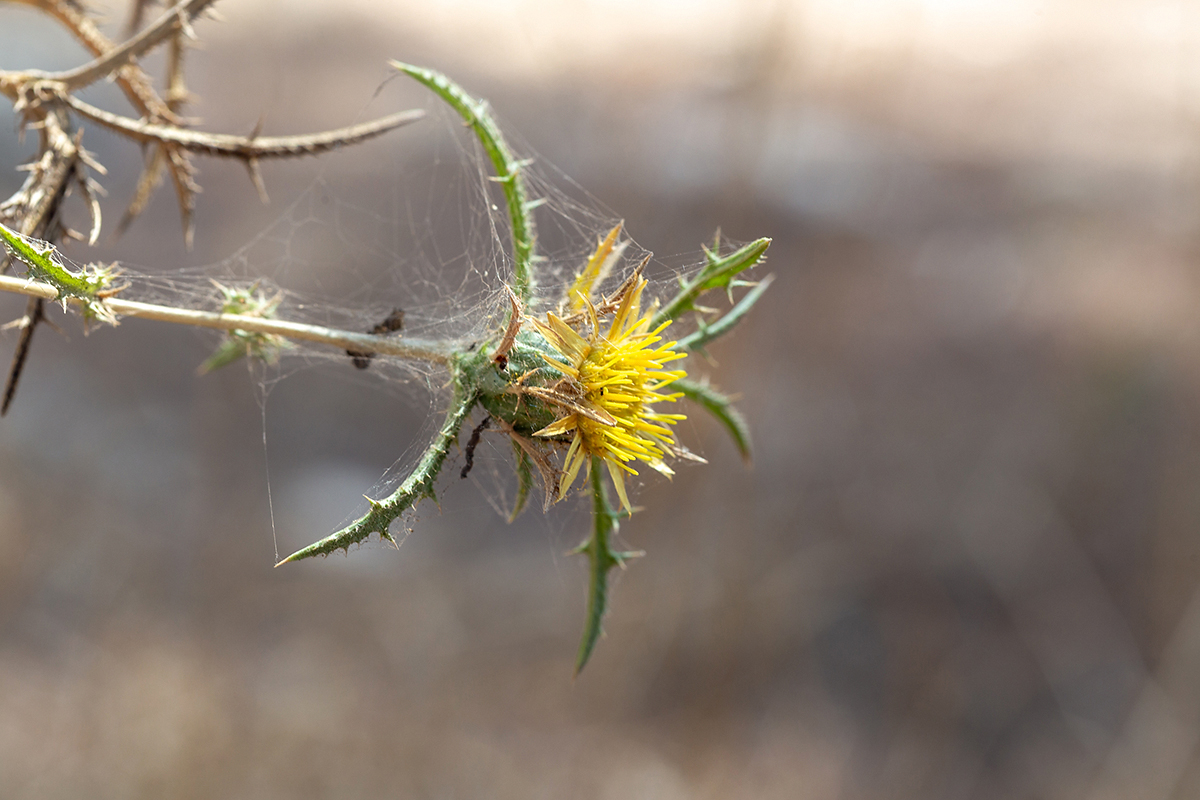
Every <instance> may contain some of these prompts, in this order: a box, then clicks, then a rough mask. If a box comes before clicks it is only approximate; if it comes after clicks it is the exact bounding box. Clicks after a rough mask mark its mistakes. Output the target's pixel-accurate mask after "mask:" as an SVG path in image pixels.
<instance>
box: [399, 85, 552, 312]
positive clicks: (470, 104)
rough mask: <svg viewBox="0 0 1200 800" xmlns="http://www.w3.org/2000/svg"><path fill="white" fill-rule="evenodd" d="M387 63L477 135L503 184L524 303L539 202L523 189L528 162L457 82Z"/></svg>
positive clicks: (531, 288)
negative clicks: (438, 100)
mask: <svg viewBox="0 0 1200 800" xmlns="http://www.w3.org/2000/svg"><path fill="white" fill-rule="evenodd" d="M390 63H391V65H392V66H393V67H394V68H396V69H398V70H400V71H401V72H403V73H405V74H407V75H409V76H411V77H412V78H414V79H416V80H417V81H418V82H420V83H421V84H422V85H424V86H426V87H427V88H429V89H430V90H431V91H433V92H434V93H435V94H437V96H438V97H440V98H442V100H444V101H446V103H447V104H449V105H450V106H451V107H452V108H453V109H454V110H455V111H457V112H458V113H459V115H460V116H461V117H462V118H463V120H464V121H465V122H466V123H467V124H468V125H470V126H471V127H472V128H473V129H474V130H475V134H476V136H478V137H479V142H480V144H482V145H483V149H484V150H485V151H486V152H487V154H488V158H489V159H491V162H492V167H493V168H494V169H495V170H496V178H495V180H496V182H497V183H499V184H500V186H501V188H503V190H504V202H505V205H506V206H508V219H509V223H510V225H511V226H512V247H513V253H512V256H513V291H515V292H516V294H517V297H519V298H521V302H523V303H525V304H526V305H528V304H529V302H530V300H532V298H533V295H534V292H535V291H536V289H537V286H536V282H535V278H534V274H533V262H534V260H535V259H536V256H535V249H536V246H537V244H536V241H537V233H536V230H535V228H534V224H533V209H535V208H536V207H537V206H538V205H539V203H538V201H536V200H533V201H531V200H529V199H528V196H527V193H526V191H525V179H524V177H522V170H523V169H524V168H525V167H526V166H528V165H529V162H528V161H522V160H519V159H517V158H516V156H515V155H513V152H512V150H511V149H510V148H509V146H508V143H507V142H506V141H505V140H504V134H503V133H501V132H500V126H499V125H497V124H496V121H495V119H494V118H493V117H492V115H491V112H490V111H489V109H488V104H487V103H486V102H485V101H483V100H478V99H476V98H474V97H472V96H471V95H469V94H467V92H466V91H465V90H464V89H463V88H462V87H461V86H459V85H458V84H457V83H455V82H454V81H452V80H450V79H449V78H448V77H446V76H445V75H443V74H442V73H440V72H437V71H435V70H432V69H425V68H423V67H414V66H412V65H411V64H404V63H402V62H400V61H392V62H390Z"/></svg>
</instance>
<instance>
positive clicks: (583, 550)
mask: <svg viewBox="0 0 1200 800" xmlns="http://www.w3.org/2000/svg"><path fill="white" fill-rule="evenodd" d="M601 472H602V470H601V469H600V459H598V458H592V464H591V473H592V475H591V479H592V522H593V525H592V535H591V536H590V537H588V538H587V540H585V541H584V542H583V543H582V544H581V545H579V547H577V548H576V549H575V550H574V551H573V552H575V553H580V554H583V555H586V556H587V558H588V567H589V569H588V573H589V578H588V604H587V620H586V621H585V622H584V626H583V638H582V639H581V640H580V642H579V654H578V655H577V656H576V658H575V674H576V675H578V674H579V673H580V672H581V671H582V670H583V668H584V666H586V665H587V662H588V659H589V658H591V657H592V651H593V650H594V649H595V648H596V642H597V641H599V640H600V634H601V632H602V631H603V623H604V612H605V611H606V610H608V573H609V571H610V570H612V568H613V567H616V566H620V564H621V561H622V555H623V554H620V553H615V552H613V550H612V546H611V544H610V539H611V537H612V536H613V535H614V534H616V532H617V520H618V519H619V518H620V515H619V514H617V512H616V511H614V510H613V508H612V506H610V505H609V503H608V493H607V491H606V490H605V488H604V481H603V480H602V479H601V477H600V473H601Z"/></svg>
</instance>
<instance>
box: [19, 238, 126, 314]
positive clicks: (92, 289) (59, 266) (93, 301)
mask: <svg viewBox="0 0 1200 800" xmlns="http://www.w3.org/2000/svg"><path fill="white" fill-rule="evenodd" d="M0 239H3V240H4V246H5V249H7V250H8V251H9V252H10V253H12V255H13V256H15V257H16V258H18V259H20V260H21V261H23V262H25V264H26V265H27V266H28V267H29V276H30V277H31V278H34V279H35V280H39V281H44V282H46V283H48V284H50V285H51V286H53V287H54V288H55V289H57V290H58V299H59V300H60V301H65V300H66V299H67V298H75V299H77V300H80V301H81V302H82V303H83V306H84V313H85V314H86V315H87V316H88V317H90V318H93V319H99V320H101V321H104V322H115V317H114V316H113V314H112V312H111V311H109V310H108V309H107V308H106V307H105V306H104V302H103V300H102V298H101V297H100V296H99V293H100V292H102V291H104V290H105V289H108V288H111V286H112V280H113V270H112V269H111V268H110V267H96V266H89V267H85V268H84V269H83V271H82V272H72V271H71V270H69V269H67V266H66V265H65V264H64V263H63V260H62V257H61V256H59V254H58V248H56V247H55V246H54V245H52V244H50V243H48V242H43V241H39V240H37V239H32V238H30V237H28V236H22V235H21V234H19V233H17V232H16V231H14V230H12V229H11V228H8V227H6V226H5V225H3V224H0Z"/></svg>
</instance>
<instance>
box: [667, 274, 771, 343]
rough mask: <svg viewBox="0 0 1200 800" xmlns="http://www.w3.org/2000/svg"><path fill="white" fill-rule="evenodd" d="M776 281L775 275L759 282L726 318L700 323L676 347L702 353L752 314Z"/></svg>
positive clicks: (728, 312) (730, 310)
mask: <svg viewBox="0 0 1200 800" xmlns="http://www.w3.org/2000/svg"><path fill="white" fill-rule="evenodd" d="M773 280H775V276H774V275H768V276H767V277H765V278H763V279H762V280H761V281H759V282H758V284H757V285H755V287H754V288H753V289H751V290H750V291H748V292H746V294H745V295H744V296H743V297H742V299H741V300H739V301H738V302H737V304H736V305H734V307H733V308H731V309H729V311H727V312H726V313H725V314H724V316H722V317H721V318H720V319H718V320H717V321H716V322H712V323H703V322H701V323H700V328H699V329H698V330H697V331H696V332H695V333H692V334H690V335H689V336H685V337H683V338H682V339H680V340H679V341H678V342H676V346H677V347H679V348H681V349H684V350H693V351H702V350H703V349H704V345H706V344H708V343H709V342H711V341H713V340H715V339H719V338H720V337H722V336H724V335H725V334H727V333H729V331H731V330H732V329H733V326H735V325H737V324H738V323H739V322H741V321H742V318H743V317H745V316H746V314H748V313H749V312H750V309H751V308H753V307H754V304H755V303H757V302H758V299H759V298H760V297H762V295H763V292H765V291H766V290H767V287H768V286H770V285H771V282H772V281H773Z"/></svg>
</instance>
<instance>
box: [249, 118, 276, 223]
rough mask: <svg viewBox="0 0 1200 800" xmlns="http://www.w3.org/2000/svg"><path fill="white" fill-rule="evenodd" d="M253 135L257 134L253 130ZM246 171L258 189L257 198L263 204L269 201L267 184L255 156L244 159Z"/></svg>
mask: <svg viewBox="0 0 1200 800" xmlns="http://www.w3.org/2000/svg"><path fill="white" fill-rule="evenodd" d="M255 135H256V136H257V135H258V132H257V131H255ZM246 171H247V172H249V173H250V182H251V183H253V184H254V188H255V189H257V190H258V199H259V200H261V201H262V204H263V205H267V204H268V203H270V202H271V198H270V197H268V196H267V186H266V184H265V183H263V178H262V171H261V170H260V169H259V168H258V159H257V158H247V159H246Z"/></svg>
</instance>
